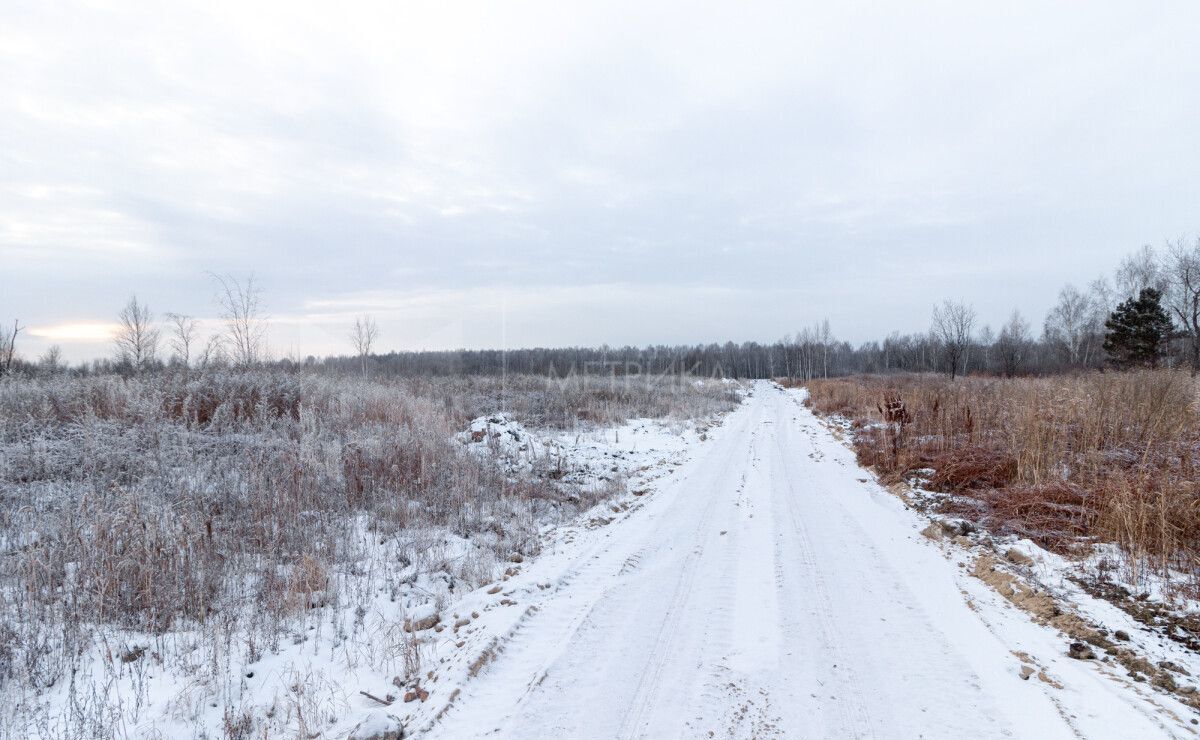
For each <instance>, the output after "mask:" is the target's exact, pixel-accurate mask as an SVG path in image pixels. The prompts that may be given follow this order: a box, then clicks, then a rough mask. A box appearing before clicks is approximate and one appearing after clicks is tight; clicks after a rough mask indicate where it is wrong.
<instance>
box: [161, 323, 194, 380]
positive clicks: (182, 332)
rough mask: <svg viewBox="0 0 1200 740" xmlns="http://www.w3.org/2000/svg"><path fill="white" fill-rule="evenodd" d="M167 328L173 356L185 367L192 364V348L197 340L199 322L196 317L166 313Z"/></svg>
mask: <svg viewBox="0 0 1200 740" xmlns="http://www.w3.org/2000/svg"><path fill="white" fill-rule="evenodd" d="M167 329H168V331H170V338H169V341H170V344H171V351H172V352H174V353H175V358H176V359H177V360H178V361H179V362H180V364H182V365H183V367H184V368H185V369H186V368H188V367H191V364H192V348H193V347H195V346H196V342H197V340H198V336H197V334H198V332H199V324H198V323H197V321H196V319H194V318H192V317H191V316H187V315H185V314H178V313H169V314H167Z"/></svg>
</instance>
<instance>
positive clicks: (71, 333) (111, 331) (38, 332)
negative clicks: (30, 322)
mask: <svg viewBox="0 0 1200 740" xmlns="http://www.w3.org/2000/svg"><path fill="white" fill-rule="evenodd" d="M120 328H121V327H120V325H118V324H101V323H91V322H81V323H75V324H56V325H52V326H34V327H31V328H30V329H29V334H30V336H34V337H39V338H41V339H48V340H52V341H66V342H110V341H112V339H113V337H114V336H116V334H117V332H118V331H119V330H120Z"/></svg>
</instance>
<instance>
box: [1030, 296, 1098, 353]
mask: <svg viewBox="0 0 1200 740" xmlns="http://www.w3.org/2000/svg"><path fill="white" fill-rule="evenodd" d="M1103 313H1104V312H1098V311H1097V307H1096V305H1095V304H1094V303H1093V299H1092V298H1090V297H1089V296H1087V295H1085V294H1084V293H1080V292H1079V290H1078V289H1077V288H1076V287H1075V286H1074V285H1070V284H1067V285H1064V286H1063V287H1062V290H1060V291H1059V292H1058V303H1056V304H1055V305H1054V308H1052V309H1050V312H1049V313H1048V314H1046V323H1045V327H1044V329H1043V331H1044V333H1045V336H1046V339H1047V340H1048V341H1050V342H1053V343H1056V344H1058V345H1059V346H1061V347H1062V348H1063V349H1064V350H1065V351H1066V355H1067V362H1068V364H1070V365H1071V366H1072V367H1079V366H1081V365H1085V364H1087V362H1088V360H1089V359H1090V358H1089V354H1090V338H1091V335H1092V334H1095V333H1096V332H1098V331H1099V328H1098V327H1097V326H1096V322H1097V321H1098V320H1102V319H1100V318H1099V317H1100V316H1101V315H1102V314H1103Z"/></svg>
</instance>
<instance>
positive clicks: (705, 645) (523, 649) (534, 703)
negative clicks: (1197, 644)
mask: <svg viewBox="0 0 1200 740" xmlns="http://www.w3.org/2000/svg"><path fill="white" fill-rule="evenodd" d="M802 400H803V395H802V392H799V391H784V390H782V389H780V388H778V387H776V386H774V385H771V384H769V383H765V382H763V383H758V384H757V385H756V387H755V390H754V392H753V393H752V395H751V396H750V397H749V399H748V400H747V402H746V403H745V404H744V405H743V406H742V407H741V408H739V409H738V410H737V411H735V412H733V413H732V414H730V415H729V416H728V417H726V419H725V422H724V424H722V425H721V426H720V427H718V428H715V429H713V430H711V431H709V432H708V434H707V437H708V439H707V441H705V442H702V443H699V444H697V445H695V447H694V449H693V451H692V452H691V454H690V455H689V456H688V459H687V461H686V462H684V463H683V464H682V465H681V466H680V467H678V468H677V469H675V470H674V471H673V472H672V473H670V474H669V475H666V476H665V477H663V478H661V479H660V480H658V481H657V482H656V483H655V482H648V483H646V484H639V485H646V486H647V492H646V493H645V495H642V496H638V497H633V498H628V499H626V500H623V501H621V502H620V503H617V504H614V505H611V506H608V507H607V508H606V510H604V511H601V512H596V513H595V514H594V515H593V516H592V517H590V518H588V519H587V520H586V522H584V523H581V524H580V525H579V526H576V527H570V528H564V529H561V530H559V531H557V532H556V533H554V534H553V535H552V536H551V537H550V538H549V541H548V543H547V546H546V550H545V552H544V553H543V555H541V556H540V557H538V558H537V559H536V560H534V561H532V562H525V563H514V564H513V567H512V568H511V569H510V571H509V573H508V575H507V576H506V577H505V579H504V580H502V581H500V582H498V583H496V584H495V585H494V586H490V587H485V588H482V589H479V590H478V591H475V592H473V593H471V594H469V595H468V596H467V597H466V598H464V599H463V600H461V601H459V602H458V603H455V604H451V605H448V606H447V607H446V608H445V609H443V610H442V612H441V613H440V614H439V615H438V619H439V620H440V625H439V626H440V627H441V631H440V632H438V631H436V630H437V628H432V629H430V630H428V632H429V634H430V635H431V636H436V637H433V638H432V639H431V640H430V641H429V644H428V645H427V652H426V654H425V656H424V660H425V664H426V665H428V666H430V668H429V670H428V671H427V672H426V673H425V674H424V676H425V678H424V682H423V685H422V689H421V690H422V691H428V696H425V700H424V701H420V700H417V701H413V702H411V703H409V704H407V705H400V704H396V705H395V707H401V706H402V707H403V708H400V709H396V708H395V707H388V708H386V709H385V708H379V709H377V710H376V711H377V712H378V713H379V714H380V715H383V714H389V713H390V714H393V715H395V716H396V717H397V719H399V720H400V721H402V722H403V723H404V724H405V725H406V729H407V732H409V733H410V734H414V735H427V736H429V737H437V738H472V737H511V738H530V737H572V738H616V737H646V738H660V737H698V738H707V737H735V738H749V737H756V738H767V737H787V738H796V737H811V738H831V737H838V738H840V737H878V738H909V737H944V738H962V737H1030V738H1033V737H1036V738H1057V737H1064V738H1078V737H1088V738H1150V737H1190V736H1193V735H1194V734H1195V727H1196V726H1195V724H1194V720H1193V718H1194V717H1196V713H1195V711H1194V710H1192V709H1190V708H1188V707H1187V706H1185V705H1184V704H1183V703H1182V702H1180V701H1179V700H1178V698H1177V697H1176V696H1175V695H1172V694H1169V693H1167V692H1164V691H1161V690H1159V689H1157V688H1154V687H1152V686H1150V685H1149V683H1147V682H1138V681H1135V680H1134V679H1133V678H1132V677H1129V676H1128V675H1127V671H1126V670H1125V668H1124V667H1122V666H1121V665H1120V664H1119V663H1118V662H1117V661H1116V660H1110V659H1108V656H1107V655H1105V654H1104V653H1103V651H1100V650H1098V649H1097V650H1096V652H1097V653H1099V655H1097V656H1096V657H1095V658H1094V659H1082V660H1081V659H1077V658H1073V657H1069V656H1068V654H1067V653H1068V644H1069V643H1070V642H1071V638H1068V637H1067V636H1066V635H1064V634H1063V633H1062V632H1060V631H1059V630H1058V629H1056V628H1055V627H1053V626H1049V625H1044V624H1038V623H1036V622H1035V620H1034V618H1033V616H1032V615H1031V613H1030V612H1029V611H1027V610H1026V609H1024V608H1020V607H1019V606H1017V605H1016V604H1014V603H1013V601H1012V600H1010V599H1006V598H1005V597H1004V596H1002V595H1001V593H1000V590H998V589H999V588H1008V586H1006V583H1007V581H1005V580H1003V579H1000V580H999V581H997V579H995V578H983V577H980V574H981V573H982V572H983V570H987V572H988V573H992V572H996V573H1001V574H1003V575H1005V576H1007V575H1008V574H1010V573H1018V574H1019V572H1020V571H1021V570H1022V569H1025V570H1027V571H1034V570H1036V569H1038V568H1043V569H1045V568H1052V567H1053V565H1054V564H1053V563H1048V562H1046V561H1044V560H1040V561H1039V560H1035V561H1034V562H1033V563H1032V564H1030V563H1027V562H1026V561H1024V560H1022V559H1021V558H1020V557H1019V556H1017V555H1013V556H1011V558H1009V559H1008V560H1005V559H1004V558H1003V557H1001V558H999V559H994V558H992V556H991V555H989V554H988V553H990V552H991V549H990V548H991V547H994V546H995V544H994V543H992V544H991V545H989V544H988V542H987V541H986V540H987V538H986V537H984V536H980V534H979V533H975V534H974V535H972V536H971V537H963V536H957V537H955V536H942V535H938V536H929V535H928V534H922V532H926V533H928V532H929V531H930V530H929V529H928V528H929V520H928V519H927V518H925V517H924V516H923V515H921V514H919V513H917V512H916V511H913V510H911V509H910V508H908V507H907V506H906V505H905V503H904V502H903V500H902V499H901V498H900V497H898V496H896V495H895V494H893V493H891V492H889V491H887V490H885V489H883V488H882V487H880V486H879V485H877V484H876V483H875V482H874V481H873V479H872V478H871V477H870V476H869V475H868V474H867V473H865V472H864V471H862V470H861V469H860V468H858V467H857V466H856V464H855V462H854V456H853V454H852V453H851V452H850V450H849V449H848V448H847V447H846V446H845V445H843V444H842V443H841V442H840V441H839V439H838V438H837V437H836V436H835V435H834V433H833V432H832V431H831V430H830V429H829V428H828V427H827V426H826V425H824V424H823V423H821V422H820V421H818V420H817V419H816V418H815V417H814V416H813V415H812V414H811V413H810V412H809V411H808V410H807V409H805V408H804V406H803V404H802ZM631 496H632V494H631ZM1032 554H1033V555H1035V556H1039V557H1040V554H1039V553H1032ZM980 558H986V559H985V560H982V561H981V560H980ZM1011 561H1016V562H1015V563H1014V562H1011ZM993 563H994V565H993ZM991 567H994V568H996V569H997V570H995V571H991V570H988V568H991ZM989 581H990V582H989ZM1074 596H1076V597H1078V598H1079V599H1080V600H1081V601H1084V602H1086V599H1087V597H1086V596H1085V595H1082V594H1074ZM1093 601H1094V600H1093ZM1083 608H1084V609H1085V610H1091V611H1092V612H1097V613H1098V612H1101V611H1103V610H1104V609H1105V608H1106V607H1105V605H1104V604H1103V603H1102V602H1095V603H1084V604H1083ZM1114 611H1115V610H1114ZM1100 616H1107V617H1108V618H1111V619H1112V620H1117V621H1118V622H1119V620H1120V619H1121V618H1122V616H1121V615H1120V614H1107V615H1100ZM1130 629H1131V630H1132V629H1133V627H1132V626H1130ZM1139 640H1140V642H1139ZM1132 642H1133V643H1134V644H1135V645H1136V646H1137V648H1138V649H1141V650H1145V651H1146V656H1147V657H1148V658H1149V659H1151V660H1161V659H1162V658H1163V657H1169V658H1171V659H1172V660H1174V661H1177V665H1178V667H1179V668H1180V669H1181V670H1180V672H1179V673H1178V675H1179V680H1180V682H1189V681H1191V678H1190V677H1185V675H1184V671H1188V672H1189V673H1195V670H1190V671H1189V670H1188V668H1187V667H1185V666H1191V663H1190V662H1189V661H1190V660H1191V656H1190V655H1186V654H1181V653H1179V651H1175V652H1174V653H1169V654H1164V653H1163V651H1170V650H1172V649H1173V648H1172V647H1171V646H1170V645H1163V644H1160V643H1157V642H1155V641H1153V640H1149V639H1142V638H1141V637H1139V636H1137V635H1135V636H1134V637H1133V638H1132ZM1156 651H1157V652H1156ZM384 688H386V687H381V688H380V689H379V690H380V691H382V690H384ZM418 699H419V697H418ZM379 719H380V717H379V716H377V717H375V718H373V719H372V720H371V721H375V722H378V721H379Z"/></svg>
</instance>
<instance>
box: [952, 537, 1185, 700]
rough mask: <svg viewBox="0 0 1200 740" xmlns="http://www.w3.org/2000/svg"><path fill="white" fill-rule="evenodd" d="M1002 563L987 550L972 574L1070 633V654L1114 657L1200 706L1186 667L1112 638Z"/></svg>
mask: <svg viewBox="0 0 1200 740" xmlns="http://www.w3.org/2000/svg"><path fill="white" fill-rule="evenodd" d="M999 565H1000V562H999V561H998V560H997V559H996V558H995V557H994V556H993V555H991V554H990V553H984V554H983V555H980V556H979V557H978V558H976V559H975V563H974V566H973V567H972V569H971V575H973V576H975V577H976V578H978V579H979V580H981V581H983V582H984V583H986V584H988V585H989V586H991V587H992V588H993V589H994V590H995V591H996V592H997V593H999V594H1000V595H1001V596H1003V597H1004V598H1005V599H1007V600H1008V601H1009V602H1010V603H1012V604H1013V605H1014V606H1017V607H1018V608H1020V609H1022V610H1024V611H1025V612H1027V613H1029V614H1030V615H1031V616H1032V617H1033V619H1034V621H1035V622H1038V623H1039V624H1044V625H1048V626H1050V627H1053V628H1055V629H1057V630H1059V631H1060V632H1062V633H1063V634H1065V635H1067V637H1068V638H1069V639H1070V640H1071V644H1070V645H1069V647H1068V648H1067V655H1069V656H1070V657H1072V658H1075V659H1076V660H1097V659H1099V660H1105V661H1108V660H1113V661H1115V662H1117V663H1118V664H1120V665H1121V666H1122V667H1124V668H1125V669H1126V670H1127V671H1128V672H1129V677H1130V678H1132V679H1133V680H1134V681H1138V682H1143V681H1148V682H1149V683H1150V684H1151V685H1153V686H1156V687H1157V688H1159V689H1162V690H1163V691H1165V692H1167V693H1170V694H1175V695H1176V697H1178V699H1179V700H1180V701H1181V702H1183V703H1184V704H1187V705H1188V706H1190V707H1192V708H1193V709H1200V693H1198V692H1197V690H1196V687H1195V686H1191V685H1182V684H1180V683H1179V679H1180V678H1182V677H1185V676H1187V675H1188V674H1187V672H1186V671H1185V670H1184V669H1183V668H1181V667H1180V666H1177V665H1175V664H1174V663H1171V662H1169V661H1163V662H1161V663H1159V664H1157V665H1156V664H1154V663H1151V662H1150V661H1149V660H1147V659H1146V658H1145V657H1144V656H1142V655H1139V654H1138V653H1137V651H1136V650H1134V649H1133V648H1132V647H1129V646H1126V645H1119V644H1117V643H1116V642H1114V641H1113V639H1110V637H1109V634H1108V631H1107V630H1106V629H1104V628H1103V627H1100V626H1098V625H1096V624H1093V623H1091V622H1089V621H1088V620H1086V619H1084V618H1083V617H1081V616H1079V615H1078V614H1076V613H1075V612H1073V611H1071V610H1070V609H1068V608H1065V607H1064V606H1063V604H1062V603H1061V602H1059V600H1057V599H1055V598H1054V597H1053V596H1051V595H1050V594H1049V593H1047V592H1045V591H1043V590H1041V589H1038V588H1036V587H1034V586H1031V585H1029V584H1028V583H1025V582H1024V581H1023V580H1021V579H1020V578H1018V577H1017V576H1016V575H1014V574H1012V573H1010V572H1008V571H1007V570H1004V569H1002V568H1000V567H999ZM1113 637H1117V635H1113ZM1118 639H1119V638H1118ZM1093 648H1096V649H1098V650H1099V651H1102V652H1103V654H1104V656H1105V657H1103V658H1099V657H1098V655H1097V650H1096V649H1093ZM1039 678H1040V676H1039Z"/></svg>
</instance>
